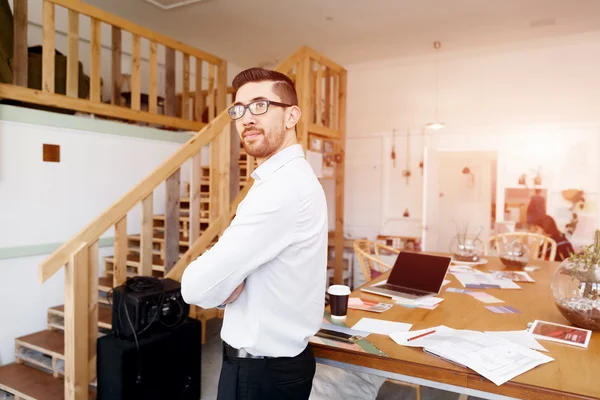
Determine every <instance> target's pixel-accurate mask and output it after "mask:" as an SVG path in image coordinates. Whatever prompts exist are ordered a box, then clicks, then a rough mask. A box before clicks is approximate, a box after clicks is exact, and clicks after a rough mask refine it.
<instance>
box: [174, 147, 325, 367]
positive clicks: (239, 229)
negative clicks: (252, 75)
mask: <svg viewBox="0 0 600 400" xmlns="http://www.w3.org/2000/svg"><path fill="white" fill-rule="evenodd" d="M252 177H253V178H254V180H255V181H254V184H253V185H252V188H251V189H250V191H249V192H248V194H247V195H246V198H245V199H244V200H243V201H242V202H241V203H240V205H239V206H238V208H237V212H236V217H235V218H234V219H233V221H232V223H231V225H230V226H229V227H228V228H227V229H226V230H225V232H224V234H223V235H222V236H221V237H220V239H219V241H218V242H217V243H216V244H215V245H214V246H213V247H212V248H211V249H210V250H208V251H207V252H205V253H204V254H203V255H202V256H200V257H199V258H198V259H196V260H195V261H193V262H192V263H190V265H189V266H188V267H187V269H186V270H185V272H184V274H183V277H182V280H181V291H182V295H183V298H184V299H185V301H186V302H187V303H190V304H196V305H198V306H200V307H202V308H212V307H216V306H218V305H220V304H222V303H223V302H224V301H225V300H226V299H227V298H228V297H229V295H230V294H231V293H232V292H233V291H234V290H235V289H236V288H237V287H238V285H240V284H241V283H242V282H243V281H244V280H245V286H244V290H243V291H242V293H241V294H240V296H239V297H238V298H237V300H235V301H234V302H233V303H230V304H228V305H227V306H226V308H225V316H224V320H223V328H222V330H221V338H222V339H223V340H224V341H225V342H226V343H228V344H229V345H231V346H233V347H235V348H238V349H244V350H246V351H248V352H249V353H251V354H254V355H260V356H272V357H293V356H296V355H298V354H299V353H300V352H301V351H302V350H304V348H305V347H306V345H307V343H308V339H309V338H310V337H311V336H312V335H313V334H314V333H315V332H317V331H318V330H319V327H320V326H321V321H322V318H323V310H324V296H325V285H326V279H327V236H328V234H327V231H328V227H327V203H326V199H325V194H324V192H323V188H322V186H321V184H320V183H319V181H318V179H317V178H316V176H315V174H314V172H313V170H312V168H311V166H310V165H309V164H308V162H307V161H306V159H305V158H304V153H303V151H302V147H301V146H300V145H293V146H290V147H287V148H285V149H283V150H281V151H279V152H278V153H276V154H274V155H273V156H272V157H271V158H269V159H268V160H267V161H265V162H264V163H263V164H261V165H260V166H259V167H258V168H257V169H256V170H255V171H254V172H253V173H252Z"/></svg>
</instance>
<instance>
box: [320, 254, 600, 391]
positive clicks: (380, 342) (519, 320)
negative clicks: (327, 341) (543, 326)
mask: <svg viewBox="0 0 600 400" xmlns="http://www.w3.org/2000/svg"><path fill="white" fill-rule="evenodd" d="M486 258H487V259H488V260H489V262H488V263H487V264H486V265H485V266H483V267H478V269H480V270H482V271H489V270H504V269H505V268H504V266H503V265H502V263H501V262H500V260H499V259H498V258H496V257H486ZM530 265H538V266H540V267H542V268H541V269H539V270H537V271H535V272H531V273H529V274H530V275H531V276H532V277H533V279H535V280H536V283H524V282H518V284H519V286H521V287H522V289H521V290H509V289H486V290H485V291H486V292H487V293H489V294H491V295H493V296H495V297H498V298H499V299H502V300H504V302H505V303H502V305H507V306H513V307H515V308H516V309H517V310H519V311H521V313H520V314H495V313H493V312H492V311H489V310H487V309H486V308H484V306H485V305H486V304H484V303H482V302H480V301H478V300H476V299H474V298H472V297H471V296H469V295H466V294H463V293H449V292H446V291H445V290H446V288H448V287H454V288H462V285H461V284H460V283H459V282H458V281H457V280H456V278H454V276H453V275H451V274H448V275H447V279H449V280H450V281H451V283H450V284H448V285H446V286H444V287H443V288H442V292H441V294H440V297H443V298H444V299H445V300H444V301H443V302H442V303H441V304H440V305H439V306H438V307H437V308H436V309H435V310H426V309H420V308H414V309H410V308H406V307H402V306H400V305H395V306H394V307H392V308H391V309H390V310H388V311H385V312H383V313H381V314H378V313H372V312H366V311H357V310H348V316H347V318H346V324H347V325H348V326H353V325H354V324H355V323H356V322H358V321H359V320H360V319H361V318H362V317H368V318H379V319H386V320H392V321H399V322H407V323H411V324H413V327H412V328H411V330H418V329H424V328H429V327H433V326H437V325H446V326H448V327H450V328H454V329H472V330H477V331H484V330H523V329H526V327H527V323H528V322H533V321H534V320H536V319H539V320H544V321H550V322H556V323H560V324H565V325H571V324H570V323H569V322H568V321H567V320H566V319H565V318H564V317H563V316H562V314H560V313H559V311H558V309H557V308H556V306H555V305H554V302H553V300H552V292H551V289H550V282H551V280H552V276H553V273H554V271H555V269H556V268H557V267H558V263H555V262H552V263H551V262H545V261H537V260H536V261H532V262H531V263H530ZM388 275H389V272H388V273H386V274H384V275H382V276H381V277H378V278H377V279H375V280H373V282H376V281H379V280H383V279H387V276H388ZM352 297H361V298H363V299H371V300H378V301H381V302H390V303H392V301H391V299H389V298H386V297H382V296H377V295H373V294H368V293H364V292H361V291H360V290H355V291H354V292H353V293H352ZM368 339H369V341H371V342H372V343H373V344H374V345H375V346H376V347H378V348H379V349H380V350H382V351H383V352H384V353H386V354H387V355H388V356H389V357H379V356H375V355H371V354H367V353H359V352H354V351H349V350H344V349H339V348H333V347H329V346H326V345H320V344H312V348H313V351H314V354H315V357H317V360H318V362H321V363H324V364H329V365H334V366H338V367H341V368H346V369H351V370H355V371H362V372H367V373H372V374H376V375H380V376H384V377H387V378H391V379H396V380H400V381H405V382H412V383H417V384H422V385H424V386H429V387H436V388H440V389H444V390H450V391H454V392H458V393H464V394H468V395H473V396H478V397H483V398H488V399H506V398H519V399H536V400H537V399H599V398H600V333H598V332H595V333H593V334H592V338H591V340H590V343H589V346H588V348H587V349H582V348H577V347H574V346H568V345H563V344H560V343H553V342H549V341H540V343H541V344H542V345H543V346H544V347H545V348H546V349H548V351H549V352H548V353H545V354H548V355H549V356H550V357H552V358H554V361H551V362H549V363H547V364H544V365H541V366H538V367H536V368H534V369H532V370H530V371H527V372H526V373H524V374H522V375H519V376H517V377H516V378H514V379H512V380H510V381H508V382H506V383H504V384H503V385H501V386H496V385H495V384H494V383H492V382H491V381H489V380H487V379H485V378H483V377H482V376H481V375H479V374H477V373H476V372H474V371H472V370H469V369H465V368H462V367H459V366H457V365H454V364H452V363H450V362H447V361H444V360H441V359H438V358H436V357H434V356H431V355H428V354H426V353H424V352H423V351H422V349H421V348H410V347H403V346H400V345H398V344H396V343H395V342H394V341H393V340H392V339H391V338H390V337H388V336H385V335H376V334H371V335H370V336H369V338H368Z"/></svg>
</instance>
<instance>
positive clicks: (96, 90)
mask: <svg viewBox="0 0 600 400" xmlns="http://www.w3.org/2000/svg"><path fill="white" fill-rule="evenodd" d="M91 22H92V27H91V28H92V35H91V38H92V39H91V43H90V46H91V51H92V53H91V55H92V59H91V61H90V100H91V101H94V102H97V103H100V102H101V101H102V85H101V83H102V81H101V76H100V70H101V68H102V65H100V62H101V60H100V46H101V45H102V30H101V28H102V25H101V24H102V23H101V22H100V20H98V19H96V18H92V20H91Z"/></svg>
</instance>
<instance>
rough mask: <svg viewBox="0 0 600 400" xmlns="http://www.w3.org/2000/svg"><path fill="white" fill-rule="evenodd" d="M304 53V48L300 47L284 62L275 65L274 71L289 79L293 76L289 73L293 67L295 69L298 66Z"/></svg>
mask: <svg viewBox="0 0 600 400" xmlns="http://www.w3.org/2000/svg"><path fill="white" fill-rule="evenodd" d="M305 51H306V49H305V47H300V48H299V49H298V50H296V51H295V52H294V53H293V54H292V55H291V56H289V57H288V58H286V59H285V60H284V61H282V62H281V63H279V65H277V66H276V67H275V71H279V72H281V73H282V74H286V75H287V76H289V77H290V78H291V77H292V75H293V74H292V73H291V71H292V70H293V69H294V67H297V66H298V65H299V63H300V62H301V61H302V59H303V57H304V54H305ZM296 72H297V71H296Z"/></svg>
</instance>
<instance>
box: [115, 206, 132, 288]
mask: <svg viewBox="0 0 600 400" xmlns="http://www.w3.org/2000/svg"><path fill="white" fill-rule="evenodd" d="M128 252H129V246H128V243H127V214H125V215H124V216H121V218H119V220H118V221H117V223H116V224H115V264H114V267H113V268H114V269H113V287H117V286H120V285H122V284H123V283H125V280H126V279H127V253H128Z"/></svg>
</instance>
